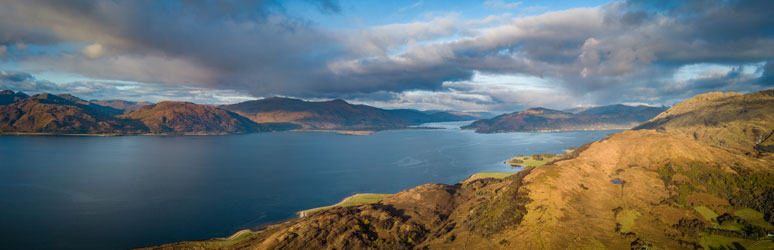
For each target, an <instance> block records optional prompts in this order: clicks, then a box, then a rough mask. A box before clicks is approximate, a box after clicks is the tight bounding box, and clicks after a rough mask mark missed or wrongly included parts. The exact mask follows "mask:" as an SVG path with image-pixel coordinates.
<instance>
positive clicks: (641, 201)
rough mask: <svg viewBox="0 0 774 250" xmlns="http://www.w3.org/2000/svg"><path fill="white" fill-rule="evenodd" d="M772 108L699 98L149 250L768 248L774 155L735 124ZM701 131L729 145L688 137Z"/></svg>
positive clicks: (744, 100) (760, 121)
mask: <svg viewBox="0 0 774 250" xmlns="http://www.w3.org/2000/svg"><path fill="white" fill-rule="evenodd" d="M770 107H774V98H772V92H771V91H766V92H759V93H753V94H747V95H741V94H735V93H731V94H720V93H712V94H709V95H702V96H697V97H694V98H692V99H689V100H686V101H685V102H683V103H680V104H678V105H675V106H674V107H672V108H670V109H669V110H667V111H666V112H664V113H663V114H662V115H659V116H658V117H656V118H654V119H653V120H651V121H650V122H648V123H646V124H643V126H640V127H638V129H637V130H630V131H624V132H620V133H616V134H613V135H611V136H609V137H608V138H605V139H602V140H599V141H596V142H592V143H589V144H586V145H583V146H581V147H579V148H577V149H576V150H574V151H573V152H572V153H570V154H567V155H565V156H563V157H562V158H560V159H559V160H556V161H554V162H550V163H548V164H546V165H543V166H538V167H535V168H530V169H527V170H523V171H520V172H518V173H516V174H513V175H510V176H508V177H505V178H478V179H474V178H471V179H469V180H466V181H463V182H461V183H459V184H456V185H444V184H426V185H422V186H418V187H415V188H412V189H408V190H405V191H402V192H399V193H397V194H394V195H391V196H388V197H387V198H384V199H382V200H381V201H377V202H374V203H371V204H366V205H355V206H346V207H333V208H329V209H323V210H319V211H317V212H311V213H309V214H307V215H306V216H304V217H300V218H297V219H293V220H290V221H286V222H283V223H280V224H276V225H270V226H266V227H264V228H263V229H262V230H260V231H257V232H247V233H243V234H241V236H239V237H233V239H229V240H222V239H213V240H208V241H192V242H181V243H174V244H168V245H163V246H159V247H153V248H154V249H182V248H188V249H207V248H218V249H772V248H774V242H772V238H771V237H770V236H768V235H769V234H771V233H774V225H773V224H774V153H770V152H766V151H747V150H751V148H750V145H749V144H748V143H744V142H756V141H758V139H759V137H758V136H757V135H756V133H754V132H745V133H737V128H735V126H742V127H745V128H748V129H752V128H759V129H764V132H763V134H766V132H768V133H771V132H772V130H774V119H772V117H771V116H769V115H766V116H763V117H762V118H759V117H758V116H756V115H747V113H750V114H763V113H768V114H771V112H770V111H769V109H770ZM544 113H548V114H546V115H551V113H552V112H544ZM553 113H554V114H553V115H556V116H566V115H567V113H564V112H558V113H556V112H553ZM541 114H543V113H541ZM694 119H699V120H695V121H694ZM702 119H707V121H708V122H704V121H705V120H702ZM716 122H717V123H716ZM724 125H725V126H724ZM705 130H708V131H712V132H713V133H718V134H720V135H726V134H728V135H729V137H728V139H733V140H732V141H733V142H735V143H729V142H726V143H720V141H718V138H714V137H704V136H701V134H700V135H699V136H695V137H694V136H691V133H692V132H691V131H705ZM731 135H733V136H731ZM724 138H726V137H724ZM766 140H768V139H766ZM736 142H738V143H736ZM754 148H755V147H753V149H752V150H755V149H754Z"/></svg>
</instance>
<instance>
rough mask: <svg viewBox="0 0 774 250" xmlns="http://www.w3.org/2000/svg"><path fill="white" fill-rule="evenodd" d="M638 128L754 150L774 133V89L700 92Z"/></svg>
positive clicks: (747, 150) (744, 149)
mask: <svg viewBox="0 0 774 250" xmlns="http://www.w3.org/2000/svg"><path fill="white" fill-rule="evenodd" d="M635 129H655V130H659V131H663V132H666V133H670V134H675V135H682V136H687V137H690V138H694V139H697V140H700V141H703V142H706V143H709V144H712V145H718V146H726V147H730V148H736V149H739V150H742V151H744V152H752V151H754V150H755V149H754V148H755V147H756V145H759V144H761V143H763V142H764V140H766V139H767V138H769V136H770V135H771V134H772V133H774V90H767V91H761V92H757V93H752V94H747V95H742V94H740V93H720V92H714V93H707V94H702V95H697V96H695V97H693V98H691V99H688V100H686V101H684V102H681V103H679V104H677V105H675V106H674V107H672V108H670V109H669V110H667V111H664V113H662V114H660V115H658V116H656V117H655V118H653V119H651V120H650V121H648V122H646V123H643V124H642V125H640V126H638V127H636V128H635Z"/></svg>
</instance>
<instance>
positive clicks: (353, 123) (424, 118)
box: [219, 97, 476, 130]
mask: <svg viewBox="0 0 774 250" xmlns="http://www.w3.org/2000/svg"><path fill="white" fill-rule="evenodd" d="M219 107H220V108H223V109H225V110H229V111H233V112H235V113H237V114H240V115H242V116H244V117H247V118H249V119H250V120H252V121H254V122H257V123H266V122H289V123H294V124H298V125H300V126H301V127H302V128H304V129H327V130H383V129H392V128H405V127H409V126H414V125H419V124H422V123H428V122H448V121H465V120H474V119H476V117H475V116H472V115H466V114H465V115H457V114H452V113H450V112H447V111H437V112H422V111H418V110H414V109H380V108H375V107H371V106H368V105H356V104H350V103H347V102H345V101H343V100H331V101H323V102H311V101H304V100H299V99H291V98H281V97H273V98H265V99H260V100H254V101H246V102H241V103H237V104H231V105H222V106H219Z"/></svg>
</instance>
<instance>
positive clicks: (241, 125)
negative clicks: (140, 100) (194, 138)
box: [119, 101, 270, 134]
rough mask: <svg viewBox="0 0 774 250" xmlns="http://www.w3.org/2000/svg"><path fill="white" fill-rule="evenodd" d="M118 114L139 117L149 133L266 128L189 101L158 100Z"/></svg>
mask: <svg viewBox="0 0 774 250" xmlns="http://www.w3.org/2000/svg"><path fill="white" fill-rule="evenodd" d="M119 117H123V118H129V119H137V120H140V121H142V122H143V123H144V124H145V125H146V126H148V128H149V129H150V131H151V132H152V133H193V134H197V133H201V134H225V133H246V132H255V131H268V130H270V129H269V128H268V127H266V126H264V125H261V124H257V123H255V122H252V121H250V120H249V119H247V118H245V117H242V116H240V115H238V114H234V113H232V112H229V111H227V110H223V109H219V108H216V107H213V106H207V105H200V104H194V103H190V102H172V101H165V102H160V103H157V104H152V105H147V106H144V107H142V108H139V109H137V110H135V111H133V112H131V113H129V114H126V115H123V116H119Z"/></svg>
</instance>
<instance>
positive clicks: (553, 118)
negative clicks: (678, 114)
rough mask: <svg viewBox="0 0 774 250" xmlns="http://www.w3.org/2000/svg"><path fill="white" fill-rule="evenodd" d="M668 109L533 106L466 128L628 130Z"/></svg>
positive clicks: (492, 130) (485, 130)
mask: <svg viewBox="0 0 774 250" xmlns="http://www.w3.org/2000/svg"><path fill="white" fill-rule="evenodd" d="M664 110H665V108H663V107H649V106H627V105H621V104H617V105H610V106H602V107H595V108H590V109H587V110H584V111H581V112H579V113H577V114H573V113H570V112H564V111H558V110H552V109H546V108H532V109H528V110H525V111H521V112H514V113H510V114H504V115H499V116H496V117H494V118H492V119H485V120H478V121H476V122H473V123H472V124H470V125H467V126H464V127H462V128H463V129H474V130H476V132H478V133H502V132H519V131H569V130H604V129H628V128H631V127H634V126H636V125H637V124H639V123H642V122H644V121H647V120H648V119H650V118H653V117H655V116H656V115H658V114H659V113H661V112H662V111H664Z"/></svg>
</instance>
